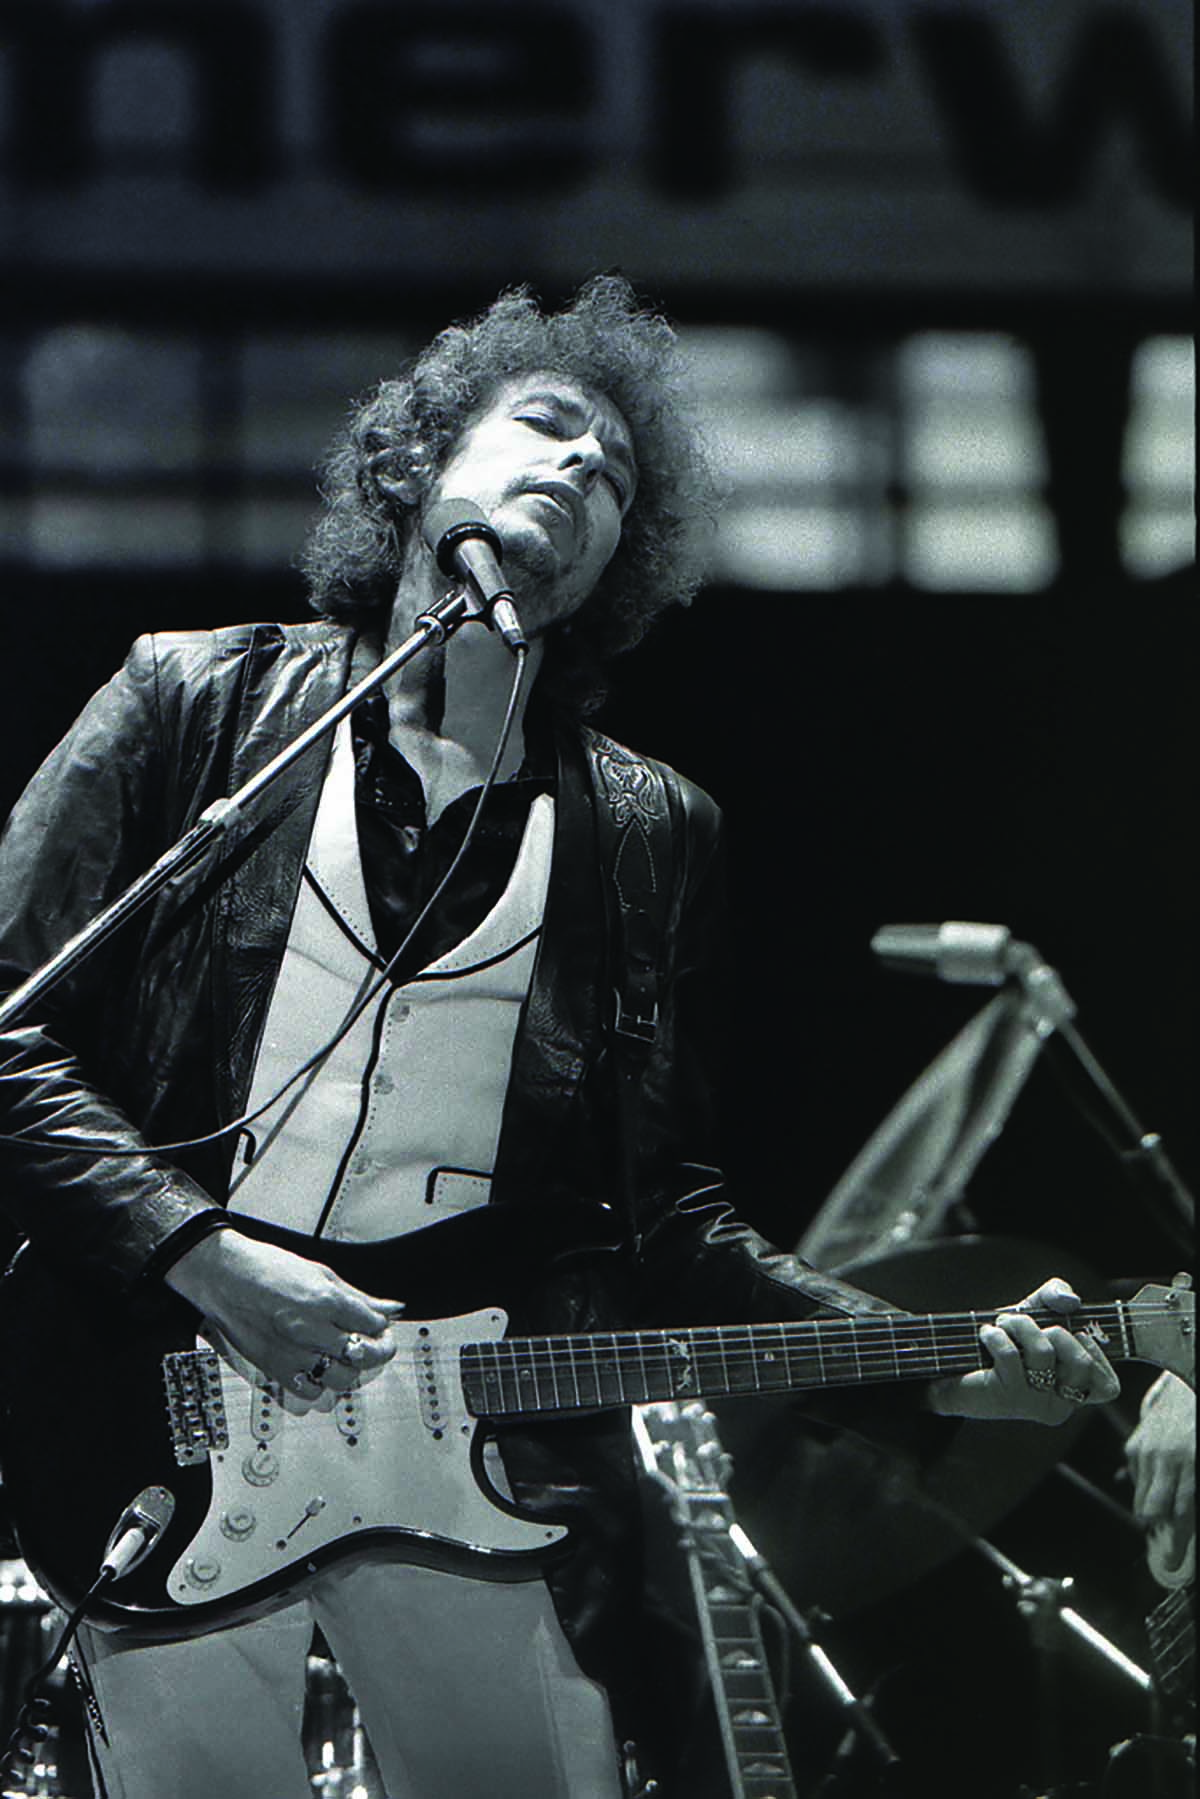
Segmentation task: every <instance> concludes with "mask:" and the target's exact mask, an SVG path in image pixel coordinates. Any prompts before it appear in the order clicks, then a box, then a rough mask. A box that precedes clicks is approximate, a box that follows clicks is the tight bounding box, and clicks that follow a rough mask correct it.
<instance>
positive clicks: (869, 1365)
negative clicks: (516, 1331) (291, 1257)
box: [226, 1304, 1180, 1415]
mask: <svg viewBox="0 0 1200 1799" xmlns="http://www.w3.org/2000/svg"><path fill="white" fill-rule="evenodd" d="M1090 1309H1091V1310H1093V1311H1095V1310H1100V1309H1101V1308H1090ZM1103 1309H1104V1310H1109V1309H1113V1310H1114V1311H1115V1309H1116V1308H1115V1304H1114V1306H1113V1307H1112V1308H1103ZM901 1316H902V1317H903V1319H904V1321H905V1322H906V1323H908V1324H909V1326H910V1327H914V1326H919V1325H920V1324H921V1323H922V1322H923V1320H922V1319H921V1318H920V1317H914V1316H913V1315H912V1314H903V1315H901ZM1136 1316H1137V1322H1138V1323H1140V1324H1146V1323H1149V1322H1152V1321H1160V1320H1164V1319H1165V1320H1170V1321H1172V1322H1175V1323H1178V1322H1179V1320H1180V1314H1179V1312H1178V1310H1177V1308H1174V1307H1171V1306H1167V1305H1159V1306H1143V1307H1141V1308H1139V1309H1138V1312H1137V1315H1136ZM927 1317H929V1318H935V1319H937V1320H938V1321H939V1324H941V1323H947V1322H948V1323H949V1324H950V1325H951V1327H952V1328H950V1329H948V1330H943V1329H939V1330H937V1332H936V1337H937V1341H936V1344H933V1345H928V1344H926V1345H924V1346H923V1345H921V1344H920V1343H912V1344H910V1345H908V1346H907V1347H909V1349H910V1353H911V1349H913V1348H916V1349H918V1350H920V1349H922V1348H923V1351H924V1356H925V1357H926V1358H928V1365H927V1366H923V1367H921V1368H919V1369H913V1368H911V1367H902V1366H901V1362H900V1360H899V1359H898V1357H897V1356H896V1355H895V1354H894V1353H893V1352H892V1349H891V1347H890V1345H889V1344H888V1343H887V1342H882V1343H879V1344H877V1345H871V1344H869V1343H867V1344H864V1343H861V1342H860V1343H855V1341H854V1338H853V1336H852V1335H848V1334H847V1326H846V1325H843V1324H841V1323H840V1321H839V1322H837V1323H834V1324H833V1325H832V1328H833V1330H834V1331H837V1332H840V1333H841V1335H840V1337H839V1338H838V1339H837V1340H834V1341H830V1340H829V1339H828V1338H825V1337H824V1333H825V1331H826V1330H827V1329H828V1328H830V1327H829V1325H828V1324H827V1323H826V1321H821V1325H820V1328H821V1331H822V1335H823V1341H822V1342H821V1343H820V1344H818V1343H817V1341H815V1340H810V1341H801V1342H799V1343H798V1342H797V1341H796V1339H795V1336H794V1335H793V1333H795V1332H797V1331H803V1330H805V1327H806V1324H808V1323H809V1321H796V1322H794V1323H791V1324H787V1325H783V1326H769V1325H767V1326H764V1325H756V1326H732V1327H731V1326H715V1325H704V1326H692V1327H684V1328H682V1329H679V1330H676V1331H657V1330H648V1331H646V1332H644V1333H637V1332H613V1333H608V1332H604V1333H590V1334H580V1335H576V1336H558V1337H529V1338H519V1337H518V1338H484V1339H469V1340H465V1341H462V1342H458V1343H454V1344H449V1345H442V1344H431V1345H429V1346H427V1347H419V1346H418V1344H417V1342H415V1341H414V1343H413V1344H411V1345H410V1346H409V1347H410V1348H411V1349H412V1350H413V1351H414V1353H416V1354H417V1355H418V1358H419V1359H418V1363H417V1369H416V1379H417V1382H418V1385H419V1383H420V1377H421V1374H422V1373H428V1372H436V1373H437V1374H439V1375H440V1376H441V1377H442V1379H443V1380H444V1381H445V1380H448V1379H449V1377H450V1376H451V1375H453V1376H454V1378H455V1379H456V1380H457V1381H458V1382H459V1383H460V1384H464V1383H466V1382H470V1381H474V1382H476V1383H478V1382H479V1381H481V1380H483V1381H486V1380H487V1379H488V1378H489V1377H490V1378H491V1380H492V1381H493V1382H494V1381H495V1380H497V1379H498V1380H500V1381H501V1382H505V1381H507V1382H513V1381H516V1382H520V1381H521V1380H522V1379H525V1380H528V1379H529V1378H531V1377H532V1378H533V1379H534V1380H535V1381H539V1380H545V1381H547V1382H549V1381H550V1380H551V1379H558V1378H561V1380H562V1382H563V1383H564V1384H566V1385H571V1384H574V1385H576V1386H578V1385H579V1383H580V1382H582V1384H583V1385H584V1386H585V1387H587V1388H589V1389H590V1388H591V1387H592V1386H593V1384H595V1386H596V1397H595V1398H591V1397H589V1398H588V1399H586V1400H584V1399H582V1398H581V1399H580V1400H579V1402H578V1403H579V1405H580V1406H582V1407H588V1406H592V1405H595V1406H600V1405H606V1404H623V1403H651V1402H650V1401H649V1400H646V1401H638V1400H636V1399H634V1400H632V1401H630V1400H629V1399H628V1398H627V1397H622V1398H620V1399H611V1400H610V1399H608V1398H607V1397H606V1396H604V1395H603V1393H602V1390H601V1382H602V1381H604V1380H610V1381H611V1380H612V1379H614V1378H615V1379H616V1380H617V1381H619V1382H622V1383H625V1382H628V1383H629V1384H636V1383H638V1382H639V1380H640V1384H642V1385H647V1384H649V1381H650V1380H651V1379H653V1378H654V1377H655V1376H656V1375H657V1376H661V1375H662V1374H664V1373H668V1372H669V1371H670V1369H671V1368H672V1366H673V1362H672V1356H671V1347H672V1342H673V1341H674V1340H675V1339H684V1340H685V1341H686V1343H687V1350H686V1353H687V1355H688V1358H689V1359H694V1360H696V1361H699V1362H701V1363H702V1364H703V1365H704V1371H705V1372H706V1373H715V1372H717V1371H718V1370H720V1371H722V1372H725V1373H728V1372H729V1371H730V1370H735V1371H737V1372H745V1371H749V1372H750V1373H751V1374H752V1375H755V1376H757V1375H758V1374H760V1373H762V1372H767V1373H768V1375H769V1372H770V1371H771V1369H772V1368H773V1366H775V1365H774V1364H772V1363H766V1364H765V1365H764V1356H765V1355H766V1354H767V1353H769V1350H770V1346H768V1345H762V1346H760V1347H759V1348H755V1346H754V1345H753V1344H745V1345H741V1346H739V1345H737V1344H735V1343H731V1342H729V1341H727V1340H724V1339H723V1338H722V1336H721V1334H720V1333H721V1332H723V1331H726V1330H730V1329H732V1330H734V1331H738V1330H754V1331H757V1332H761V1331H764V1330H765V1331H769V1332H772V1333H774V1332H775V1331H784V1332H786V1333H788V1336H787V1338H786V1339H785V1341H784V1342H783V1345H782V1347H783V1349H784V1351H785V1362H784V1363H780V1364H779V1365H778V1366H779V1370H780V1372H782V1374H783V1376H784V1379H783V1381H782V1382H780V1383H778V1384H774V1383H771V1382H770V1381H769V1380H768V1382H767V1384H766V1385H765V1387H763V1389H762V1390H765V1391H771V1390H780V1389H786V1387H787V1386H788V1385H789V1384H793V1383H792V1376H791V1371H790V1370H789V1369H788V1368H787V1366H786V1357H787V1356H794V1357H796V1358H799V1357H800V1356H801V1355H804V1356H805V1357H806V1359H807V1361H808V1368H807V1369H806V1373H807V1374H809V1375H812V1374H816V1375H817V1376H818V1378H817V1379H816V1380H815V1381H812V1382H811V1383H807V1382H804V1381H799V1382H795V1383H794V1384H795V1385H797V1386H799V1387H800V1388H803V1387H804V1386H805V1385H806V1384H811V1385H813V1386H816V1387H819V1386H821V1385H847V1384H854V1383H856V1382H857V1381H859V1380H862V1381H867V1380H869V1379H870V1378H871V1377H872V1376H875V1377H877V1378H879V1379H880V1380H886V1379H904V1378H928V1377H929V1375H930V1374H934V1375H936V1374H937V1373H938V1372H939V1368H938V1362H939V1358H940V1357H946V1358H950V1357H958V1358H960V1359H961V1358H962V1357H964V1356H967V1357H968V1358H969V1363H968V1366H967V1367H966V1368H960V1369H956V1370H954V1372H969V1371H971V1368H972V1367H974V1368H987V1367H988V1366H989V1365H990V1364H989V1362H988V1361H986V1360H984V1353H985V1351H984V1346H983V1345H982V1344H981V1343H980V1341H979V1338H978V1323H979V1316H978V1315H972V1314H970V1313H966V1314H948V1313H942V1314H928V1315H927ZM986 1321H987V1319H986V1317H985V1318H984V1319H983V1322H986ZM810 1328H811V1325H810ZM859 1328H861V1327H859ZM870 1328H871V1331H872V1335H875V1336H880V1337H882V1336H884V1334H885V1331H886V1325H885V1322H884V1321H883V1320H879V1321H875V1320H872V1324H871V1327H870ZM890 1334H891V1333H890V1332H887V1335H889V1336H890ZM906 1334H907V1335H909V1336H910V1337H912V1336H915V1335H916V1334H917V1333H916V1331H915V1330H913V1329H911V1328H910V1331H909V1332H908V1333H906ZM776 1342H777V1340H776ZM568 1346H569V1347H568ZM467 1352H476V1354H475V1355H474V1358H473V1365H472V1366H471V1367H470V1368H469V1369H464V1366H463V1358H464V1354H466V1353H467ZM1116 1353H1117V1355H1118V1358H1119V1359H1122V1360H1124V1359H1130V1360H1137V1359H1143V1360H1144V1359H1146V1358H1144V1357H1142V1358H1139V1357H1137V1356H1136V1355H1127V1353H1126V1352H1125V1351H1123V1350H1120V1349H1118V1350H1117V1351H1116ZM839 1357H840V1359H841V1366H840V1367H834V1368H832V1369H829V1368H826V1367H825V1366H823V1362H824V1360H825V1359H828V1360H829V1361H833V1360H834V1359H835V1358H839ZM581 1358H582V1360H581ZM489 1360H495V1361H496V1362H498V1363H499V1364H501V1365H500V1366H497V1367H492V1368H489V1367H487V1366H486V1363H487V1362H488V1361H489ZM226 1366H231V1365H230V1364H228V1363H226ZM387 1366H389V1364H384V1365H383V1369H385V1368H386V1367H387ZM383 1369H381V1370H380V1372H382V1371H383ZM231 1371H233V1372H237V1371H236V1370H231ZM239 1378H241V1379H242V1380H243V1383H244V1384H245V1386H246V1387H247V1388H248V1389H249V1388H251V1387H254V1388H256V1389H257V1390H260V1391H261V1390H262V1389H261V1387H259V1386H258V1383H257V1382H252V1381H250V1380H247V1379H246V1377H245V1376H239ZM373 1384H374V1381H373V1379H368V1380H367V1381H366V1382H365V1383H359V1384H358V1385H356V1386H354V1387H351V1388H349V1389H343V1391H344V1392H349V1393H352V1394H356V1395H357V1394H359V1393H363V1392H366V1391H368V1390H369V1389H370V1387H371V1386H372V1385H373ZM759 1384H760V1383H758V1382H757V1381H756V1385H759ZM388 1390H389V1391H390V1389H388ZM517 1390H518V1391H519V1388H518V1389H517ZM751 1390H753V1389H751ZM328 1393H329V1395H330V1396H332V1397H333V1398H334V1399H335V1401H336V1400H337V1399H338V1398H339V1397H340V1395H339V1394H337V1393H336V1392H335V1390H333V1389H329V1390H328ZM501 1397H502V1395H501ZM288 1398H289V1399H291V1398H292V1396H291V1395H290V1394H289V1395H288ZM319 1403H320V1402H314V1405H313V1406H312V1407H310V1408H309V1409H310V1410H312V1409H315V1407H316V1405H317V1404H319ZM532 1409H537V1403H536V1396H534V1400H533V1406H532ZM543 1409H546V1410H552V1409H555V1408H554V1406H553V1405H551V1404H547V1405H546V1406H545V1407H544V1408H543ZM484 1415H487V1414H484Z"/></svg>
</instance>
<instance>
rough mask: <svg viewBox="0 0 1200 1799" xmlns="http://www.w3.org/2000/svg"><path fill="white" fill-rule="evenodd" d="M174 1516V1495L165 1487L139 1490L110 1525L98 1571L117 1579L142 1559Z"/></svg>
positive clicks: (111, 1578)
mask: <svg viewBox="0 0 1200 1799" xmlns="http://www.w3.org/2000/svg"><path fill="white" fill-rule="evenodd" d="M174 1515H175V1495H174V1494H173V1493H171V1492H168V1490H167V1488H166V1487H143V1488H142V1490H141V1492H140V1493H139V1494H138V1496H137V1498H136V1499H133V1500H131V1501H130V1502H129V1504H128V1505H127V1506H126V1507H125V1510H124V1511H123V1512H122V1513H121V1516H120V1517H119V1518H118V1519H117V1522H116V1523H115V1524H114V1526H113V1530H112V1535H111V1536H110V1537H109V1539H108V1543H107V1545H106V1547H105V1550H104V1560H103V1561H102V1562H101V1564H100V1572H101V1574H104V1573H106V1572H107V1574H108V1577H109V1579H110V1580H120V1579H121V1578H122V1577H123V1576H124V1575H126V1574H128V1573H130V1572H131V1571H132V1570H133V1569H134V1568H136V1567H137V1566H138V1563H139V1562H142V1561H144V1560H145V1558H146V1557H147V1556H148V1555H149V1553H150V1551H151V1550H152V1549H153V1548H154V1545H155V1544H156V1543H157V1542H158V1539H159V1538H160V1537H161V1536H162V1534H163V1531H164V1530H166V1528H167V1525H168V1524H169V1523H170V1522H171V1519H172V1518H173V1517H174Z"/></svg>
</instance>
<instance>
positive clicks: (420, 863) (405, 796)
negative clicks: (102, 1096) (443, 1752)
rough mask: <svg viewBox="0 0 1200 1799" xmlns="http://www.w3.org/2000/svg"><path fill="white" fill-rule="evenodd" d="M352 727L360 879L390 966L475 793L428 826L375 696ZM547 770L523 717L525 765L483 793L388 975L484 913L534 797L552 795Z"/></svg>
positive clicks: (432, 956)
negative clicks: (478, 813)
mask: <svg viewBox="0 0 1200 1799" xmlns="http://www.w3.org/2000/svg"><path fill="white" fill-rule="evenodd" d="M351 731H352V736H353V742H354V797H355V811H356V816H357V821H358V840H359V848H360V854H361V856H362V869H363V880H364V882H365V884H366V889H367V901H368V904H369V906H370V908H371V923H372V925H373V926H374V930H375V942H376V945H377V947H378V949H379V953H380V956H381V958H382V960H384V961H389V960H390V959H391V957H392V956H393V955H394V954H395V952H396V950H397V949H398V948H399V946H400V944H401V942H402V941H403V939H404V937H405V934H406V933H407V932H408V931H409V930H410V929H411V927H412V925H413V922H414V920H415V919H416V918H417V917H418V915H419V914H420V912H421V909H422V908H423V907H424V906H425V904H426V903H427V901H428V900H429V897H430V895H431V894H432V893H433V892H434V890H435V889H436V887H437V884H438V882H439V881H440V880H441V879H442V877H443V875H444V874H445V873H446V870H447V869H448V868H449V866H450V864H451V862H453V860H454V858H455V856H456V855H457V854H458V851H459V849H460V848H461V846H462V842H463V838H464V837H465V835H466V832H467V827H468V826H469V824H470V822H471V816H472V814H473V812H474V810H475V806H476V803H477V801H478V799H479V788H478V787H473V788H471V789H469V790H468V791H467V792H466V793H463V794H460V795H459V797H458V798H457V799H456V800H452V801H451V803H450V804H449V805H448V806H447V807H446V808H445V810H444V811H443V812H442V813H441V814H440V815H439V816H438V817H437V818H436V819H435V820H434V822H433V824H432V825H430V823H429V821H428V817H427V814H426V807H425V791H424V788H423V787H422V785H421V780H420V776H419V775H418V774H417V772H416V770H415V769H414V768H413V766H412V764H411V763H410V762H409V761H408V760H407V758H406V757H405V756H403V755H402V754H401V752H400V751H399V750H398V749H397V748H396V746H395V744H394V743H392V742H391V741H390V739H389V737H388V711H387V701H386V700H385V698H384V696H383V695H382V694H380V693H374V694H371V695H370V696H369V697H368V698H367V699H365V700H363V701H362V703H361V704H360V705H358V706H356V707H355V709H354V711H353V713H352V714H351ZM552 768H553V760H552V746H551V744H550V743H549V741H548V738H547V733H546V731H545V730H544V729H541V730H539V728H538V725H537V721H536V718H535V719H533V720H532V721H528V728H527V731H526V755H525V760H524V762H523V763H522V765H521V767H520V768H519V769H518V771H517V773H516V775H515V776H514V777H513V778H512V779H511V780H509V781H504V782H500V783H498V784H497V785H496V786H495V787H494V788H493V789H492V792H491V794H490V795H489V796H488V801H487V804H486V805H485V807H484V809H483V815H482V817H481V818H480V820H479V825H478V827H477V829H476V832H475V835H474V837H473V838H472V840H471V843H470V846H469V847H468V849H467V853H466V856H465V857H464V859H463V861H462V863H461V864H460V866H459V867H458V869H457V870H456V871H455V873H454V875H453V877H452V878H451V880H450V883H449V885H448V887H447V888H446V891H445V893H444V894H443V895H442V897H441V899H440V900H439V901H438V903H437V905H436V906H435V907H434V909H433V911H432V912H431V913H430V915H429V917H428V918H427V919H426V920H425V921H424V923H423V924H422V925H421V926H420V928H419V930H418V931H417V932H416V935H415V936H414V938H413V940H412V942H411V943H410V944H409V945H408V947H407V949H406V950H405V952H404V954H403V956H402V957H401V959H400V961H399V962H398V963H397V965H396V967H395V969H394V970H393V971H392V978H393V980H395V981H397V982H403V981H405V980H408V979H411V977H412V976H413V975H414V974H417V973H419V972H420V971H421V969H423V968H427V967H428V966H429V964H430V963H431V962H435V961H436V960H437V958H438V957H439V956H442V955H445V953H446V951H447V950H450V949H453V948H454V947H455V945H456V944H459V943H461V942H462V941H463V939H464V937H467V936H469V935H470V933H471V932H472V931H473V930H475V928H476V927H477V926H478V925H479V924H481V923H482V922H483V920H484V919H485V918H486V917H487V915H488V913H489V912H490V911H491V909H492V907H493V906H494V905H495V904H496V902H497V900H498V899H499V898H500V896H501V894H502V893H503V892H504V889H505V887H506V886H507V884H508V881H509V879H510V878H511V876H512V871H513V867H514V865H515V863H516V859H517V851H518V850H519V848H520V846H521V838H522V835H523V833H524V830H525V826H526V823H527V822H528V819H529V808H530V806H531V805H532V804H533V801H534V798H535V796H536V795H537V794H539V793H551V792H553V790H554V782H553V778H552V775H551V772H550V771H551V769H552Z"/></svg>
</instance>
